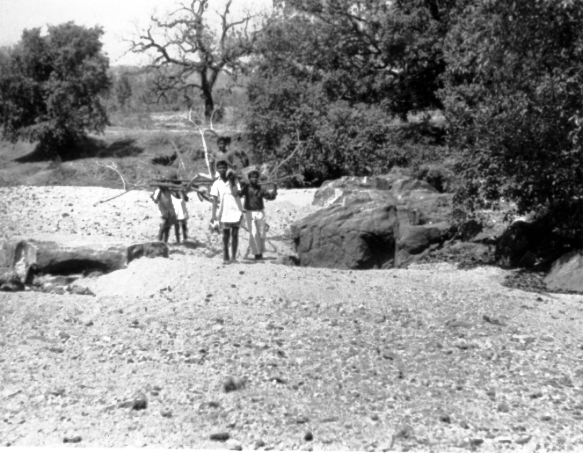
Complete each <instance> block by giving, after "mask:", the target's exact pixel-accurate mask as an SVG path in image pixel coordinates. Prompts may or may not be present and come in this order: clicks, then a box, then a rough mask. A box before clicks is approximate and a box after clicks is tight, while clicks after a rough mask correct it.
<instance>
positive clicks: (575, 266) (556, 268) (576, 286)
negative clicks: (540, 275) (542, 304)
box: [544, 250, 583, 292]
mask: <svg viewBox="0 0 583 453" xmlns="http://www.w3.org/2000/svg"><path fill="white" fill-rule="evenodd" d="M544 282H545V285H546V286H547V289H548V290H550V291H557V290H558V291H576V292H583V250H577V251H573V252H570V253H567V254H565V255H563V256H562V257H561V258H559V259H558V260H557V261H555V262H554V263H553V266H552V267H551V271H550V272H549V273H548V275H547V276H546V278H545V280H544Z"/></svg>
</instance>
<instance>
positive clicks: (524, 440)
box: [514, 436, 532, 445]
mask: <svg viewBox="0 0 583 453" xmlns="http://www.w3.org/2000/svg"><path fill="white" fill-rule="evenodd" d="M530 439H532V436H521V437H519V438H518V439H516V440H515V441H514V442H516V443H517V444H518V445H525V444H527V443H529V442H530Z"/></svg>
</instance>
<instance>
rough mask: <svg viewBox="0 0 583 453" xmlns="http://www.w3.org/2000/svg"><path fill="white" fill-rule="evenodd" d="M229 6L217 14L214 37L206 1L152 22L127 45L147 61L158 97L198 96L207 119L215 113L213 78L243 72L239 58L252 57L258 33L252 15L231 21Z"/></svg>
mask: <svg viewBox="0 0 583 453" xmlns="http://www.w3.org/2000/svg"><path fill="white" fill-rule="evenodd" d="M231 4H232V0H227V1H226V4H225V6H224V8H223V10H222V12H217V15H218V19H219V23H218V32H217V31H215V27H213V25H212V20H211V18H209V17H208V16H209V14H208V13H209V11H208V9H209V8H208V7H209V0H192V1H191V2H190V3H189V4H183V5H182V6H181V7H180V8H179V9H177V10H176V11H174V12H173V13H171V14H170V15H169V16H168V17H167V18H166V20H163V19H160V18H159V17H156V16H152V17H151V25H150V27H149V28H148V29H147V30H145V31H143V32H142V33H140V35H139V38H138V40H137V41H134V42H133V43H132V51H133V52H136V53H148V54H151V55H153V61H152V63H151V65H152V66H153V67H155V68H157V69H158V77H157V79H156V84H155V89H156V91H157V92H158V93H159V95H160V96H164V95H165V94H166V93H167V92H169V91H175V90H177V91H182V92H183V93H184V95H185V96H189V97H191V96H192V95H193V93H195V92H199V93H200V95H201V97H202V98H203V101H204V107H205V110H204V111H205V117H206V118H207V119H209V118H210V117H211V115H212V113H213V110H214V108H215V98H214V93H213V88H214V86H215V83H216V82H217V78H218V76H219V74H220V73H221V72H225V73H227V74H229V75H231V76H233V77H236V76H237V74H238V73H239V72H241V71H243V70H244V67H245V61H244V60H245V57H247V56H249V55H251V53H252V52H253V43H254V41H255V39H256V36H257V33H258V31H259V30H258V28H257V27H255V26H254V24H255V22H254V21H255V20H256V19H257V16H255V15H253V14H250V13H246V14H245V16H244V17H242V18H241V19H231V17H232V14H231V11H230V9H231Z"/></svg>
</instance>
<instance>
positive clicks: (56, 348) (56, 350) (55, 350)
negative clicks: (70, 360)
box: [48, 346, 65, 354]
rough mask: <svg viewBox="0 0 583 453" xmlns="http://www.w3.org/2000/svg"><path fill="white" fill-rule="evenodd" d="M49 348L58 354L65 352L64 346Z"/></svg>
mask: <svg viewBox="0 0 583 453" xmlns="http://www.w3.org/2000/svg"><path fill="white" fill-rule="evenodd" d="M48 350H49V351H50V352H56V353H57V354H62V353H63V352H65V350H64V349H63V348H59V347H55V346H51V347H50V348H48Z"/></svg>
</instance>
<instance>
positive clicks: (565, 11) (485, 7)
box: [442, 0, 583, 230]
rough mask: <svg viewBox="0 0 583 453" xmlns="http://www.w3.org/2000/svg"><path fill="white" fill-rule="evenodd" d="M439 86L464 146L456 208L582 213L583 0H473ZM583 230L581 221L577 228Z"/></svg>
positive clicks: (457, 142) (452, 130) (569, 216)
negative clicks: (504, 206) (512, 205)
mask: <svg viewBox="0 0 583 453" xmlns="http://www.w3.org/2000/svg"><path fill="white" fill-rule="evenodd" d="M446 62H447V72H446V77H445V80H446V87H445V89H444V90H443V92H442V96H443V100H444V104H445V112H446V115H447V124H448V132H449V138H450V143H451V145H452V146H453V147H455V149H456V150H458V152H459V153H460V155H459V159H460V160H459V175H460V185H459V189H458V193H457V199H458V205H459V206H460V207H462V208H463V209H462V210H461V211H460V212H466V213H467V212H469V213H471V212H475V211H476V210H478V209H481V208H484V207H491V206H495V205H496V203H497V202H498V201H499V200H500V198H501V197H504V198H505V199H507V200H510V201H514V202H516V205H517V210H518V212H519V213H535V214H537V215H539V216H545V215H547V216H548V217H549V219H551V220H552V222H553V223H555V224H556V225H559V224H561V225H563V226H566V225H568V224H569V223H570V224H571V226H573V225H575V224H579V223H580V221H581V218H582V217H583V209H582V208H583V205H582V204H583V148H582V139H583V131H582V124H583V123H582V115H583V92H582V91H581V87H582V86H583V8H581V5H580V3H578V2H573V1H551V0H535V1H533V0H516V1H513V2H506V1H501V0H498V1H489V2H477V3H476V4H475V5H472V6H470V7H468V8H467V9H466V10H465V11H464V14H463V16H462V17H461V18H460V20H459V21H458V22H457V24H456V26H455V27H454V28H453V29H452V30H451V32H450V34H449V35H448V39H447V46H446ZM576 228H578V229H579V230H580V229H581V227H580V226H578V227H576Z"/></svg>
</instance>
